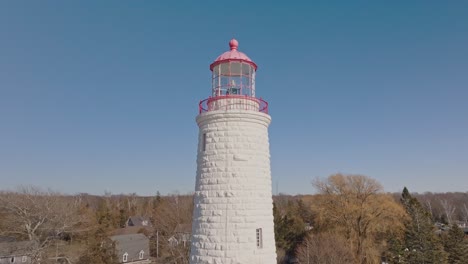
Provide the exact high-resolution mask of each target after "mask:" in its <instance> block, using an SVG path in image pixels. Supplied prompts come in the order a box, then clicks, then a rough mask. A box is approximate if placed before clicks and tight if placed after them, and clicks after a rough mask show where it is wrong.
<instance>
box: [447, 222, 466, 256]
mask: <svg viewBox="0 0 468 264" xmlns="http://www.w3.org/2000/svg"><path fill="white" fill-rule="evenodd" d="M464 237H465V234H464V233H463V231H462V230H461V229H460V228H459V227H458V226H457V225H455V224H454V225H452V227H451V228H450V230H449V232H448V234H447V235H446V236H445V237H444V240H443V241H444V249H445V252H447V254H448V263H449V264H463V263H467V262H468V244H467V243H466V241H465V240H464Z"/></svg>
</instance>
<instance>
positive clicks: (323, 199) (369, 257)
mask: <svg viewBox="0 0 468 264" xmlns="http://www.w3.org/2000/svg"><path fill="white" fill-rule="evenodd" d="M313 187H314V188H315V190H316V191H317V194H316V195H307V196H294V197H293V196H288V195H279V196H276V197H275V199H274V201H275V206H274V216H275V236H276V242H277V252H278V256H279V260H278V262H279V263H356V264H367V263H411V264H412V263H415V264H416V263H418V264H419V263H450V264H451V263H468V244H467V241H466V239H465V234H464V233H463V230H461V229H460V228H459V226H458V225H462V226H463V224H468V223H467V222H466V218H465V215H464V214H463V213H457V212H463V210H464V208H465V207H466V205H467V204H468V199H467V198H468V196H467V194H466V193H444V194H432V193H425V194H410V192H409V191H408V190H407V189H406V188H405V189H404V190H402V193H400V194H389V193H385V192H384V190H383V187H382V186H381V185H380V184H379V183H378V182H377V181H376V180H374V179H372V178H369V177H366V176H361V175H341V174H337V175H332V176H330V177H328V178H326V179H318V180H315V181H314V182H313ZM446 208H449V210H446ZM446 212H449V216H448V217H447V214H446ZM436 223H437V225H436ZM467 226H468V225H467Z"/></svg>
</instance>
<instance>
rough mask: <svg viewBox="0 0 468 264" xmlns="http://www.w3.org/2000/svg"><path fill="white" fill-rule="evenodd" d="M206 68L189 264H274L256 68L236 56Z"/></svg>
mask: <svg viewBox="0 0 468 264" xmlns="http://www.w3.org/2000/svg"><path fill="white" fill-rule="evenodd" d="M229 47H230V50H229V51H226V52H224V53H223V54H221V55H220V56H219V57H218V58H217V59H216V60H215V61H214V62H213V63H212V64H211V65H210V70H211V71H212V78H211V81H212V82H211V96H209V97H208V98H207V99H205V100H202V101H200V104H199V114H198V116H197V118H196V121H197V124H198V127H199V137H198V152H197V177H196V183H195V197H194V211H193V222H192V238H191V250H190V264H274V263H276V248H275V237H274V226H273V200H272V191H271V187H272V186H271V169H270V147H269V139H268V126H269V124H270V122H271V117H270V115H269V114H268V103H267V102H266V101H264V100H263V99H261V98H258V97H256V95H255V94H256V89H255V88H256V87H255V74H256V71H257V65H256V64H255V62H253V61H252V60H251V59H250V58H249V57H248V56H247V55H245V54H244V53H242V52H240V51H239V50H238V48H239V43H238V42H237V40H235V39H232V40H231V41H230V42H229Z"/></svg>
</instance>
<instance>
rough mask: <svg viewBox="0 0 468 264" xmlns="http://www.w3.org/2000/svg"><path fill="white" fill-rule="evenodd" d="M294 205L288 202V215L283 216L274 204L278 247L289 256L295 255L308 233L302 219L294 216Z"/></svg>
mask: <svg viewBox="0 0 468 264" xmlns="http://www.w3.org/2000/svg"><path fill="white" fill-rule="evenodd" d="M294 211H295V209H294V204H293V203H292V202H288V206H287V209H286V213H285V214H284V215H281V214H280V213H279V212H278V210H277V208H276V205H275V204H273V217H274V224H275V240H276V246H277V247H278V248H280V249H283V250H284V251H285V252H286V254H287V255H293V254H294V252H295V250H296V247H297V246H298V245H299V244H300V243H301V242H302V240H303V239H304V237H305V235H306V234H307V233H306V230H305V223H304V221H302V219H301V217H300V216H298V215H296V214H294Z"/></svg>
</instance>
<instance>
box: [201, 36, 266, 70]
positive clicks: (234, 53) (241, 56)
mask: <svg viewBox="0 0 468 264" xmlns="http://www.w3.org/2000/svg"><path fill="white" fill-rule="evenodd" d="M229 47H231V50H230V51H226V52H224V53H223V54H221V55H219V57H218V58H217V59H216V60H215V61H214V62H213V63H211V65H210V70H213V68H214V67H215V66H216V65H218V64H221V63H223V62H229V61H240V62H246V63H249V64H250V65H252V67H254V69H255V70H257V64H255V62H253V61H252V60H251V59H250V58H249V57H247V55H245V53H243V52H240V51H238V50H237V48H238V47H239V42H238V41H237V40H235V39H231V41H229Z"/></svg>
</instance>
